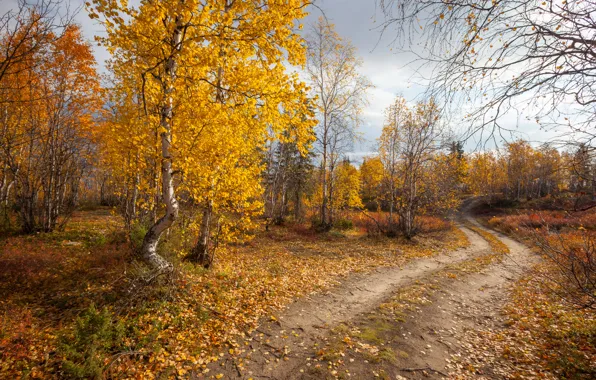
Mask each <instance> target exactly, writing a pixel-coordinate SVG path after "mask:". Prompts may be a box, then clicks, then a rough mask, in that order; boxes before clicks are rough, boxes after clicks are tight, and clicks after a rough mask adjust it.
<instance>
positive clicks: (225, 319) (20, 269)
mask: <svg viewBox="0 0 596 380" xmlns="http://www.w3.org/2000/svg"><path fill="white" fill-rule="evenodd" d="M432 223H434V224H435V227H436V226H442V227H444V228H443V229H438V227H437V228H435V230H434V231H432V232H428V233H426V234H422V235H420V236H419V237H417V239H416V240H415V241H414V242H411V241H404V240H400V239H386V238H369V237H367V236H366V235H365V234H364V233H362V232H361V231H359V230H358V229H356V230H353V231H346V232H340V231H332V232H331V233H328V234H316V233H314V232H313V231H312V230H311V229H309V228H307V227H305V226H302V225H290V226H288V227H284V228H282V227H274V228H272V229H271V230H270V231H269V232H262V233H259V234H257V236H256V238H255V239H253V240H252V241H251V242H250V243H248V244H245V245H236V246H228V247H224V248H222V249H221V250H220V251H218V255H217V258H216V265H215V267H214V268H213V269H212V270H210V271H205V270H203V269H200V268H196V267H194V266H192V265H191V264H188V263H179V264H177V266H178V275H177V277H176V278H175V279H174V281H173V282H166V283H158V284H154V285H153V286H151V287H150V288H149V290H147V289H137V290H135V292H134V293H135V294H133V295H135V297H132V296H131V294H128V293H127V292H128V291H129V290H130V289H131V288H130V286H131V283H132V282H131V281H133V280H135V276H133V275H132V274H131V273H133V274H137V275H138V274H140V273H142V271H141V269H139V268H138V267H137V266H136V265H135V264H134V263H133V262H132V261H131V256H132V251H131V249H130V247H129V245H128V244H127V243H126V241H125V239H124V233H123V232H122V226H121V224H120V222H119V219H118V218H117V217H115V216H112V215H111V214H110V213H109V212H107V211H106V210H105V209H104V210H96V211H93V212H84V213H79V214H77V215H75V216H74V217H73V219H72V220H71V222H70V224H69V225H68V226H67V228H66V230H65V231H63V232H55V233H51V234H39V235H34V236H14V237H7V238H6V239H4V240H2V242H1V243H0V244H2V251H1V253H0V299H1V301H0V313H1V315H2V324H1V325H0V377H2V378H17V377H21V376H24V375H30V376H32V377H42V378H47V377H64V376H66V374H65V373H64V372H63V370H64V369H63V367H62V366H61V362H62V360H63V359H64V357H63V355H64V354H62V351H61V350H60V349H58V351H56V350H57V348H59V347H58V340H59V339H58V337H60V336H65V337H70V338H69V339H72V337H73V336H74V335H73V333H74V330H73V328H74V322H75V320H76V317H77V316H78V315H79V314H80V313H81V312H83V311H85V310H87V309H88V308H89V307H90V306H91V305H92V304H93V305H97V308H98V309H101V308H106V309H107V310H108V311H109V312H110V313H111V315H113V316H114V319H115V320H118V321H119V322H121V323H123V324H124V326H125V330H124V332H125V335H124V337H123V341H122V342H121V344H120V345H119V349H118V350H119V351H118V352H112V351H113V350H112V351H109V350H108V351H106V353H105V354H104V355H103V356H101V355H100V356H98V360H99V361H100V364H102V365H106V364H108V363H110V374H112V375H114V374H118V376H124V377H134V376H141V377H142V376H143V374H149V373H151V374H152V375H153V376H155V374H160V373H161V374H167V373H170V374H172V373H178V374H184V373H190V372H201V371H203V369H204V368H205V366H206V364H207V363H209V362H210V361H214V360H217V358H218V352H220V351H222V350H228V349H230V348H237V347H238V345H239V344H240V343H238V342H241V339H239V338H241V337H242V336H243V335H245V334H247V333H248V332H249V331H250V330H251V329H253V328H254V327H255V326H256V325H257V322H258V321H259V319H260V318H264V317H268V316H270V315H271V314H272V313H273V312H274V311H275V310H277V309H279V308H280V307H282V306H284V305H286V304H288V303H289V302H291V301H292V300H293V299H294V298H296V297H299V296H301V295H304V294H308V293H311V292H315V291H318V290H320V289H324V288H326V287H329V286H332V285H333V284H335V283H337V281H339V280H340V279H341V278H342V277H343V276H345V275H348V274H349V273H352V272H360V271H369V270H372V269H374V268H376V267H379V266H390V265H403V264H404V263H406V262H407V261H408V260H411V259H413V258H416V257H424V256H430V255H434V254H437V253H440V252H442V251H444V250H450V249H457V248H459V247H462V246H466V245H467V244H469V243H468V242H467V239H465V235H463V236H462V235H461V234H457V233H453V231H455V230H454V227H453V226H451V225H450V224H449V223H438V222H432ZM432 223H431V224H432ZM173 238H175V236H171V237H170V239H173ZM172 259H174V260H175V261H177V262H178V260H176V258H172ZM125 274H126V275H125ZM134 283H136V284H138V282H134ZM136 293H139V294H136ZM119 352H120V353H126V352H133V353H134V355H126V354H125V355H118V356H112V355H115V354H118V353H119ZM116 358H117V360H114V359H116ZM113 360H114V361H113Z"/></svg>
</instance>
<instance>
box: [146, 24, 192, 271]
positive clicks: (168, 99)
mask: <svg viewBox="0 0 596 380" xmlns="http://www.w3.org/2000/svg"><path fill="white" fill-rule="evenodd" d="M182 29H183V28H182V24H181V20H180V19H179V18H178V17H177V18H176V29H175V30H174V35H173V45H174V49H175V50H180V45H181V43H182ZM173 54H174V52H173V53H172V56H170V57H169V58H168V59H167V61H166V62H165V71H166V83H165V84H164V92H165V97H164V99H165V104H164V105H163V106H162V109H161V115H160V126H161V133H160V140H161V182H162V183H161V185H162V201H163V203H164V204H165V206H166V213H165V215H163V216H162V217H161V218H159V219H158V220H157V222H155V224H153V226H151V228H150V229H149V231H147V234H146V235H145V238H144V239H143V246H142V248H141V256H142V259H143V260H144V261H145V262H146V263H147V264H149V265H150V266H151V267H152V268H153V269H155V270H158V271H164V270H170V269H171V268H172V264H170V263H169V262H168V261H167V260H166V259H164V258H163V257H161V256H160V255H159V254H158V253H157V244H158V243H159V239H160V238H161V235H162V234H163V232H164V231H166V230H167V229H168V228H170V226H172V224H173V223H174V221H175V220H176V218H177V217H178V201H177V200H176V194H175V191H174V181H173V173H172V152H171V145H172V125H171V120H172V112H173V98H172V96H173V95H172V94H173V92H174V81H175V80H176V65H177V64H176V60H175V59H174V57H173Z"/></svg>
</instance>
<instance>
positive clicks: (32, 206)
mask: <svg viewBox="0 0 596 380" xmlns="http://www.w3.org/2000/svg"><path fill="white" fill-rule="evenodd" d="M62 5H63V4H61V2H59V1H53V0H44V1H40V2H38V3H36V4H33V5H31V4H28V3H26V2H25V1H20V2H19V3H18V7H17V8H16V9H13V10H10V11H8V12H7V13H5V14H4V15H3V16H2V17H1V19H0V48H1V49H2V58H1V59H0V92H1V93H2V97H1V98H0V112H1V115H0V141H1V142H2V143H1V148H2V149H1V151H0V168H1V170H0V201H1V204H2V211H3V223H4V225H5V227H6V226H8V227H18V228H19V229H20V230H21V231H23V232H26V233H31V232H38V231H45V232H49V231H52V230H53V229H56V228H61V227H62V226H63V225H64V223H65V222H66V221H67V220H68V216H69V215H70V214H71V213H72V211H73V210H75V208H76V207H77V206H78V205H80V204H81V203H82V202H85V201H93V202H96V203H102V204H104V205H109V206H115V207H117V209H118V210H119V212H120V213H121V215H122V216H123V217H124V220H125V223H126V227H127V229H128V230H129V231H133V230H136V231H141V234H142V236H143V237H142V239H141V241H140V242H139V247H138V251H139V257H140V258H142V259H143V260H144V261H145V262H146V263H147V264H149V265H150V266H151V267H152V268H154V269H156V270H158V271H168V270H170V269H171V263H170V262H169V261H168V260H167V259H166V258H164V255H163V254H162V253H160V252H161V251H160V250H159V242H160V240H161V238H162V237H163V236H164V234H166V233H167V231H169V230H171V229H172V228H184V229H186V230H187V231H188V234H189V235H191V236H192V238H191V239H190V240H191V241H192V242H193V244H192V247H190V248H189V249H188V250H187V251H186V252H185V253H184V255H185V257H186V259H188V260H191V261H193V262H195V263H197V264H198V265H202V266H204V267H209V266H210V265H211V264H212V261H213V258H214V254H215V250H216V249H217V247H218V245H219V244H220V243H221V242H231V241H235V240H237V239H240V238H242V237H243V236H245V234H246V233H247V232H250V231H252V230H254V229H255V227H256V226H257V224H258V223H260V220H261V219H264V220H265V221H266V223H265V224H266V227H267V228H268V227H269V226H270V225H271V224H282V223H284V222H285V221H286V220H288V219H293V220H297V221H305V220H306V219H308V218H310V221H311V222H312V224H313V225H314V227H315V228H317V229H320V230H323V231H324V230H329V229H330V228H332V227H333V226H338V225H341V224H345V223H346V219H349V217H350V215H351V214H353V212H355V211H356V212H364V213H366V216H367V217H369V218H370V219H371V220H372V221H373V222H374V225H375V226H376V228H377V229H378V231H379V232H381V233H383V234H385V235H388V236H395V235H398V234H403V235H404V236H406V237H408V238H411V237H413V236H414V235H415V234H416V232H417V231H418V228H419V217H420V215H423V214H428V213H434V214H437V213H446V212H448V211H450V210H452V209H454V208H455V207H457V205H458V203H459V199H460V196H461V194H463V193H465V192H468V193H469V192H474V193H477V194H488V195H496V194H505V195H506V196H507V197H510V198H516V199H520V198H522V197H526V198H529V197H538V196H544V195H549V194H550V195H552V194H556V193H557V192H560V191H562V190H563V189H569V190H572V191H576V192H581V191H584V192H585V191H590V192H591V194H594V192H595V191H596V185H595V184H596V182H595V181H594V179H593V178H594V177H593V174H592V173H594V161H593V159H592V158H591V157H592V154H591V153H592V152H591V150H590V148H589V146H588V145H582V146H580V147H579V148H578V149H577V150H576V151H573V152H561V151H560V150H557V149H554V148H552V147H548V146H545V147H539V148H534V147H532V146H530V145H529V144H528V143H526V142H523V141H517V142H512V143H510V144H508V145H506V146H505V148H504V149H502V150H501V151H500V152H501V153H498V152H497V151H494V152H479V153H473V154H465V153H464V152H463V145H462V143H461V142H458V141H455V140H454V139H453V137H451V136H450V133H449V130H448V128H447V124H448V123H447V121H446V120H445V119H444V112H443V110H442V109H441V106H440V105H439V103H438V101H437V100H436V98H435V97H433V96H429V97H428V98H426V99H425V100H422V101H419V102H417V103H414V104H412V103H409V102H408V101H407V100H406V99H404V98H403V97H397V98H396V99H395V101H394V102H393V103H392V104H391V105H390V106H389V107H388V108H387V110H386V115H385V122H384V126H383V131H382V135H381V137H380V138H379V140H378V144H377V145H378V152H377V153H376V154H375V155H373V156H371V157H368V158H366V159H365V160H364V162H363V163H362V164H361V165H360V166H359V167H357V166H355V165H354V164H352V163H351V162H350V161H349V160H348V159H347V158H346V154H347V152H349V151H350V150H351V149H352V147H353V143H354V141H355V140H356V139H357V138H358V133H357V129H358V127H359V126H360V125H361V123H362V119H361V116H362V111H363V109H364V107H365V106H366V105H367V104H368V100H367V92H368V90H369V89H370V88H371V87H372V85H371V83H370V81H369V80H368V79H367V78H366V77H365V76H364V75H362V73H361V67H362V61H361V59H360V58H359V57H358V55H357V51H356V49H355V48H354V46H353V45H352V44H351V43H350V42H349V41H347V40H345V39H343V38H342V37H341V36H339V35H338V34H337V33H336V32H335V30H334V27H333V25H331V24H329V23H328V22H327V20H325V19H324V18H320V19H319V20H318V21H316V22H315V23H313V24H312V25H310V26H309V27H308V28H309V29H308V31H306V32H304V33H303V32H301V31H300V30H301V29H302V24H301V23H300V22H301V20H302V19H303V18H304V17H305V16H306V7H307V6H308V5H309V2H308V1H306V0H283V1H276V2H270V1H265V0H263V1H248V0H225V1H217V2H214V1H207V2H204V1H197V0H187V1H175V0H169V1H165V2H164V1H162V2H150V1H147V2H141V4H140V5H139V6H138V7H132V6H129V5H127V4H126V3H125V2H120V1H111V0H110V1H106V0H94V1H92V2H89V3H87V5H86V8H87V12H88V13H89V16H90V17H91V19H93V20H98V22H100V23H101V24H102V25H103V26H104V27H105V29H106V32H107V33H106V34H105V35H104V36H102V37H98V38H97V40H98V43H99V44H101V45H102V46H104V47H105V48H107V50H108V51H109V52H110V54H111V58H110V59H109V60H108V62H107V64H106V65H107V70H108V74H107V75H106V77H105V78H104V79H103V80H100V76H99V75H98V73H97V68H96V62H95V60H94V58H93V54H92V47H91V44H90V43H89V42H87V41H85V39H84V38H83V36H82V34H81V28H80V26H78V25H76V24H75V23H74V22H73V19H72V15H68V14H64V7H62ZM289 67H301V68H303V69H304V73H305V76H306V79H301V78H300V77H299V76H298V74H297V73H296V72H295V71H292V70H290V69H289ZM181 219H182V221H181Z"/></svg>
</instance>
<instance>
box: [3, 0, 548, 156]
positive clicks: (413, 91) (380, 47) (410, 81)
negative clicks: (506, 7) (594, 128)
mask: <svg viewBox="0 0 596 380" xmlns="http://www.w3.org/2000/svg"><path fill="white" fill-rule="evenodd" d="M84 1H85V0H70V2H71V8H77V7H82V5H83V3H84ZM131 2H132V1H131ZM375 3H376V1H375V0H317V5H318V7H319V8H320V9H321V10H322V11H323V12H325V16H326V17H327V19H328V20H329V21H330V22H331V23H333V24H334V25H335V28H336V31H337V32H338V33H339V35H340V36H342V37H343V38H344V39H348V40H350V41H351V42H352V44H353V45H354V46H355V47H356V48H357V51H358V55H359V56H360V58H361V59H362V61H363V65H362V68H361V73H362V74H364V75H365V76H367V77H368V78H369V79H370V81H371V82H372V84H373V85H374V88H373V89H371V90H370V92H369V96H368V101H369V105H368V107H367V108H366V109H365V110H364V114H363V125H361V126H360V128H359V131H360V134H361V136H362V141H360V142H359V143H356V144H355V146H354V148H353V152H352V153H351V154H350V157H351V158H353V159H354V160H355V161H359V160H360V159H361V157H362V156H364V155H370V154H372V152H374V151H375V150H376V140H377V138H378V137H379V136H380V135H381V130H382V127H383V119H384V110H385V108H387V107H388V106H389V105H390V104H391V102H392V100H393V99H395V97H396V96H397V95H402V96H404V97H405V98H406V100H407V101H409V102H415V101H416V100H417V98H419V97H420V96H421V95H422V93H423V92H424V90H425V87H424V85H423V83H421V79H420V78H419V77H416V76H415V74H414V73H415V69H417V67H415V66H413V65H412V64H410V62H411V57H408V56H407V54H406V53H402V52H396V51H395V50H392V49H391V41H392V40H393V39H394V38H395V37H396V35H395V33H394V32H393V31H389V32H388V33H386V35H385V36H383V37H382V36H381V33H380V31H379V29H378V26H379V25H380V24H381V22H382V20H383V16H382V14H381V12H380V11H379V10H378V9H377V7H376V5H375ZM14 4H16V0H0V14H3V13H4V12H5V11H6V10H7V9H9V8H10V7H14ZM321 10H319V9H317V8H315V7H311V8H310V12H311V13H310V15H309V16H308V17H307V19H306V20H304V24H309V23H311V22H314V21H316V19H317V18H318V17H320V16H321ZM76 21H77V22H78V23H79V24H80V25H81V26H82V29H83V33H84V35H85V37H86V38H87V39H89V41H90V42H91V43H92V45H93V47H94V54H95V57H96V59H97V61H98V65H99V68H100V71H103V62H105V60H106V59H107V58H109V55H108V53H107V52H106V51H105V50H104V49H102V48H99V47H98V46H97V44H96V43H95V42H94V41H93V37H94V36H95V35H101V34H102V33H103V30H102V26H101V25H99V24H98V23H97V21H94V20H91V19H89V17H88V16H87V13H86V11H85V10H84V9H81V10H80V12H79V13H78V15H77V16H76ZM307 29H308V28H305V30H307ZM507 117H508V123H509V124H510V125H518V124H519V125H518V129H519V130H520V131H522V132H523V133H522V134H521V136H522V137H524V138H526V139H528V140H530V141H534V140H539V139H540V138H541V137H542V134H543V132H541V131H540V130H539V129H538V128H537V127H536V126H535V125H531V124H529V123H528V124H524V122H525V121H524V120H523V119H518V118H517V117H516V116H514V115H508V116H507ZM452 129H454V130H455V133H456V134H457V133H459V132H461V131H462V130H463V129H465V125H456V126H452ZM476 146H477V144H476V141H469V142H468V143H467V145H466V147H467V148H468V149H467V150H472V149H475V147H476ZM489 146H490V145H489Z"/></svg>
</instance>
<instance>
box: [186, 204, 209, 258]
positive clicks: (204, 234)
mask: <svg viewBox="0 0 596 380" xmlns="http://www.w3.org/2000/svg"><path fill="white" fill-rule="evenodd" d="M212 214H213V206H212V203H211V201H208V202H207V207H205V210H204V211H203V218H202V220H201V233H200V235H199V239H198V240H197V244H196V245H195V246H194V247H193V249H192V251H191V253H190V255H189V257H188V259H189V260H190V261H192V262H195V263H197V264H200V265H202V266H203V267H204V268H205V269H208V268H209V267H211V264H212V263H213V256H212V255H211V252H210V240H211V216H212Z"/></svg>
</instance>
